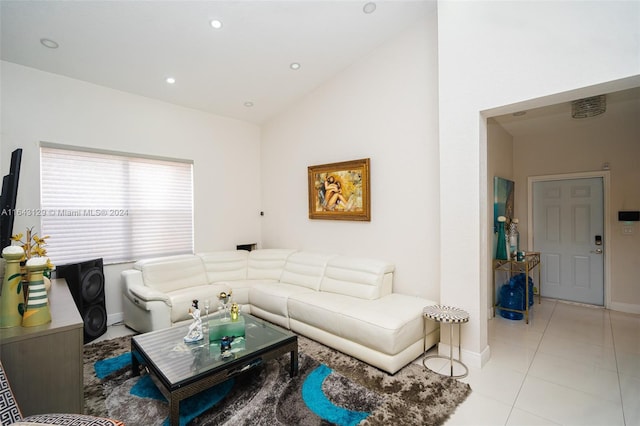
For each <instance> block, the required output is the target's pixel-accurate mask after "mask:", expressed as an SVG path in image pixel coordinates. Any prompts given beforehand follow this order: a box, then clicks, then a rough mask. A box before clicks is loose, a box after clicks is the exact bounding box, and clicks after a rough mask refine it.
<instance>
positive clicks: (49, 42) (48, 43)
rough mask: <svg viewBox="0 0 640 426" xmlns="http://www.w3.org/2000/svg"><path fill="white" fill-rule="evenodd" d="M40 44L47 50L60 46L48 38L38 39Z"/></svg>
mask: <svg viewBox="0 0 640 426" xmlns="http://www.w3.org/2000/svg"><path fill="white" fill-rule="evenodd" d="M40 43H41V44H42V45H43V46H44V47H48V48H49V49H57V48H58V46H60V45H59V44H58V43H57V42H55V41H53V40H51V39H48V38H41V39H40Z"/></svg>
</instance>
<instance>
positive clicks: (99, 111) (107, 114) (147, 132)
mask: <svg viewBox="0 0 640 426" xmlns="http://www.w3.org/2000/svg"><path fill="white" fill-rule="evenodd" d="M1 78H2V80H1V85H0V87H2V94H1V96H2V98H1V100H2V104H1V106H2V111H1V124H2V135H1V136H2V140H1V142H2V146H1V149H0V152H1V157H0V163H1V164H2V175H4V174H6V173H7V172H8V168H9V158H10V155H11V152H12V151H13V150H14V149H16V148H22V149H23V154H22V160H23V161H22V170H21V174H20V188H19V191H18V205H17V207H18V208H19V209H35V208H38V206H39V205H40V194H39V188H40V183H39V182H40V175H39V170H40V169H39V150H38V149H39V142H40V141H47V142H55V143H60V144H68V145H76V146H84V147H93V148H100V149H108V150H115V151H122V152H129V153H142V154H146V155H159V156H164V157H172V158H183V159H192V160H194V228H195V250H196V251H205V250H213V249H235V246H236V244H238V243H248V242H256V243H260V216H259V209H260V201H259V200H260V183H259V179H260V140H259V138H260V132H259V128H258V127H257V126H255V125H252V124H247V123H244V122H241V121H237V120H231V119H227V118H221V117H217V116H214V115H211V114H206V113H203V112H199V111H195V110H190V109H186V108H182V107H178V106H175V105H171V104H167V103H163V102H159V101H155V100H151V99H148V98H143V97H140V96H135V95H131V94H127V93H124V92H119V91H116V90H111V89H107V88H104V87H100V86H96V85H92V84H88V83H85V82H82V81H78V80H73V79H69V78H66V77H62V76H59V75H55V74H49V73H44V72H41V71H38V70H35V69H32V68H27V67H23V66H19V65H16V64H13V63H9V62H2V63H1ZM34 225H35V227H36V229H39V228H40V222H39V218H36V217H17V218H16V221H15V224H14V233H17V232H22V231H21V230H23V229H24V228H26V227H28V226H29V227H30V226H34ZM49 244H50V245H53V244H55V240H51V241H50V243H49ZM126 266H127V265H114V266H108V267H106V268H105V279H106V298H107V312H108V313H109V314H110V315H111V318H110V320H116V319H118V318H117V316H118V315H119V314H120V313H121V312H122V303H121V296H120V271H121V270H122V269H124V268H125V267H126Z"/></svg>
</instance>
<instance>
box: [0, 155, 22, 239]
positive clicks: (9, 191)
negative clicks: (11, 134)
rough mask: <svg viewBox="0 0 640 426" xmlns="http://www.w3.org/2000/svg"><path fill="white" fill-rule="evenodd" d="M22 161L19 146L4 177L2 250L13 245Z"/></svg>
mask: <svg viewBox="0 0 640 426" xmlns="http://www.w3.org/2000/svg"><path fill="white" fill-rule="evenodd" d="M21 161H22V149H20V148H18V149H16V150H15V151H13V152H12V153H11V167H10V168H9V174H8V175H6V176H4V178H2V195H0V209H1V210H0V250H1V249H3V248H5V247H6V246H9V245H11V235H12V234H13V221H14V219H15V215H16V200H17V198H18V181H19V180H20V162H21Z"/></svg>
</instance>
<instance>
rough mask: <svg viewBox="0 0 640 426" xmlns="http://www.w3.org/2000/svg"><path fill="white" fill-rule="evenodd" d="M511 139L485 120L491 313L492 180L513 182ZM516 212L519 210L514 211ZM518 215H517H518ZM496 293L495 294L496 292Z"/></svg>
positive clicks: (494, 246) (493, 248)
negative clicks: (498, 178)
mask: <svg viewBox="0 0 640 426" xmlns="http://www.w3.org/2000/svg"><path fill="white" fill-rule="evenodd" d="M513 170H514V165H513V137H512V136H511V135H510V134H509V133H507V132H506V131H505V130H504V129H503V128H502V127H501V126H500V125H499V124H498V123H497V122H496V121H495V120H492V119H489V120H487V181H486V182H487V229H488V230H489V231H488V232H489V234H488V235H489V236H488V239H487V244H486V250H487V251H488V262H489V263H488V265H487V272H488V276H487V283H488V284H487V286H488V290H489V292H488V294H489V296H488V297H487V308H488V309H489V313H491V308H492V307H493V304H494V302H495V294H493V295H492V292H493V278H494V277H493V273H494V272H493V265H492V263H493V258H494V257H495V255H496V249H497V239H498V238H497V237H498V234H497V233H495V232H494V224H493V214H494V212H493V209H494V186H493V183H494V182H493V178H494V176H498V177H501V178H504V179H509V180H514V177H513ZM522 187H523V186H521V185H520V184H519V183H518V184H516V185H515V188H516V193H518V192H519V189H520V188H522ZM515 211H516V212H519V211H520V210H518V209H516V210H515ZM518 214H519V213H518ZM496 274H497V276H496V280H497V281H496V287H497V288H499V287H498V286H499V284H501V280H504V279H505V278H506V276H505V275H504V274H503V275H502V276H501V275H500V274H501V273H500V272H496ZM496 293H497V292H496Z"/></svg>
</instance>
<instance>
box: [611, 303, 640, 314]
mask: <svg viewBox="0 0 640 426" xmlns="http://www.w3.org/2000/svg"><path fill="white" fill-rule="evenodd" d="M609 309H610V310H612V311H618V312H625V313H627V314H640V305H634V304H631V303H621V302H611V304H610V306H609Z"/></svg>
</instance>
